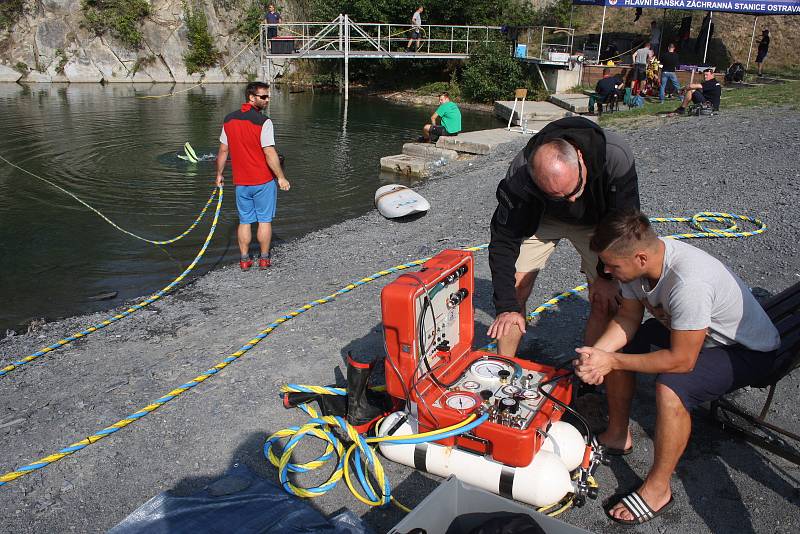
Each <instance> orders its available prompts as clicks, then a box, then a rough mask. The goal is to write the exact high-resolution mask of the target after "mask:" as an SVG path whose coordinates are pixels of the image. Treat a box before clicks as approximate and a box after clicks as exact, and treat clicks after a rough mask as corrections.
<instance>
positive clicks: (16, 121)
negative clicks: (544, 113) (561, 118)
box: [0, 84, 500, 337]
mask: <svg viewBox="0 0 800 534" xmlns="http://www.w3.org/2000/svg"><path fill="white" fill-rule="evenodd" d="M242 90H243V86H238V85H237V86H221V85H216V86H214V85H212V86H207V87H202V88H195V89H193V90H191V91H190V92H187V93H182V94H178V95H176V96H174V97H168V98H161V99H141V98H136V97H137V95H147V94H158V93H164V92H166V91H167V89H166V86H164V87H159V86H141V87H136V86H116V85H109V86H101V85H94V84H92V85H89V84H86V85H81V84H72V85H68V86H59V85H37V86H28V87H23V86H20V85H17V84H0V155H2V156H3V157H5V158H6V159H8V160H10V161H12V162H14V163H16V164H18V165H20V166H21V167H23V168H25V169H27V170H29V171H31V172H33V173H35V174H38V175H40V176H42V177H44V178H47V179H48V180H50V181H52V182H54V183H56V184H58V185H59V186H61V187H63V188H64V189H67V190H68V191H70V192H72V193H73V194H75V195H77V196H78V197H80V198H82V199H83V200H84V201H85V202H87V203H88V204H90V205H92V206H94V207H95V208H96V209H98V210H99V211H101V212H103V213H105V214H106V215H107V216H108V217H109V218H111V219H112V220H114V221H115V222H116V223H117V224H119V225H120V226H122V227H123V228H126V229H128V230H130V231H132V232H134V233H137V234H139V235H142V236H145V237H148V238H150V239H167V238H171V237H173V236H175V235H177V234H178V233H180V232H181V231H182V230H183V229H185V228H186V227H187V226H188V225H189V224H190V223H191V221H192V220H193V219H194V217H196V215H197V214H198V213H199V211H200V209H201V208H202V206H203V205H204V203H205V201H206V200H207V199H208V196H209V195H210V194H211V191H212V189H213V180H214V175H215V171H214V163H213V162H205V163H198V164H187V163H185V162H183V161H181V160H179V159H178V158H177V157H176V154H177V153H182V151H183V149H182V146H183V144H184V143H185V142H186V141H189V142H191V144H192V145H193V146H194V148H195V150H196V152H197V154H198V155H202V154H213V153H215V152H216V149H217V146H218V138H219V132H220V127H221V121H222V118H223V117H224V116H225V115H226V114H227V113H228V112H230V111H232V110H234V109H236V108H237V107H238V106H239V105H240V103H241V102H242V100H243V99H242V96H241V94H242ZM272 95H273V98H272V101H271V104H270V108H269V115H270V116H271V117H272V119H273V121H274V123H275V130H276V145H277V148H278V150H279V152H281V153H282V154H283V155H284V156H285V157H286V163H285V173H286V176H287V178H288V179H289V180H290V181H291V183H292V189H291V191H290V192H288V193H280V194H279V197H278V213H277V216H276V221H275V223H274V225H273V228H274V232H275V239H274V240H273V243H275V244H279V243H280V242H281V241H286V240H290V239H292V238H295V237H298V236H300V235H303V234H306V233H308V232H310V231H312V230H315V229H318V228H322V227H325V226H328V225H330V224H333V223H336V222H340V221H342V220H345V219H348V218H351V217H355V216H358V215H361V214H363V213H365V212H366V211H367V210H369V209H371V208H372V199H373V196H374V192H375V189H377V188H378V187H379V186H380V185H383V184H385V183H392V182H401V183H402V182H403V179H402V178H400V177H397V176H393V175H385V174H384V175H381V174H380V173H379V172H378V167H379V159H380V158H381V157H382V156H385V155H389V154H398V153H400V151H401V148H402V144H403V143H404V142H408V141H410V140H413V139H414V138H416V136H417V135H418V133H419V126H420V125H422V124H424V123H425V122H427V121H428V120H429V117H430V115H431V113H432V110H431V109H426V108H422V107H411V106H403V105H398V104H392V103H387V102H385V101H383V100H379V99H374V98H368V97H356V96H354V97H351V100H350V102H349V105H347V107H345V105H344V102H343V100H342V99H341V98H340V96H339V95H338V94H324V93H322V94H321V93H316V94H312V93H311V92H304V93H289V92H288V90H286V89H282V88H274V89H273V92H272ZM463 122H464V130H466V131H469V130H477V129H484V128H493V127H498V126H500V124H499V123H498V121H497V120H496V119H494V118H493V117H492V116H491V115H489V114H483V113H477V112H472V111H468V112H465V113H464V121H463ZM229 170H230V164H229V166H228V172H227V173H226V178H227V180H226V183H227V184H228V185H229V186H228V187H226V189H225V200H224V204H223V209H222V213H221V216H220V224H219V226H218V227H217V232H216V234H215V235H214V238H213V239H212V241H211V244H210V246H209V249H208V251H207V253H206V255H205V257H204V259H203V260H202V262H201V264H200V265H199V266H198V268H197V269H196V271H195V272H196V273H203V272H207V271H208V270H209V269H212V268H213V267H215V266H217V265H220V264H225V263H228V262H233V261H235V260H236V258H237V256H238V250H237V247H236V236H235V228H236V224H237V216H236V207H235V201H234V195H233V189H232V187H230V173H229ZM212 208H213V206H212ZM212 211H213V209H211V208H210V210H209V213H208V214H207V215H206V217H207V218H206V219H204V221H203V222H202V223H201V224H200V225H199V226H198V227H197V228H195V230H194V231H193V232H192V233H191V234H190V235H189V236H187V237H186V238H184V239H183V240H181V241H179V242H178V243H176V244H173V245H168V246H164V247H159V246H154V245H150V244H147V243H144V242H141V241H139V240H136V239H133V238H131V237H129V236H126V235H125V234H123V233H121V232H119V231H118V230H115V229H114V228H112V227H111V226H110V225H108V224H107V223H105V222H103V221H102V220H101V219H100V218H99V217H98V216H97V215H96V214H94V213H92V212H90V211H89V210H88V209H86V208H85V207H84V206H82V205H80V204H79V203H77V202H76V201H75V200H74V199H72V198H70V197H68V196H66V195H65V194H64V193H62V192H60V191H58V190H57V189H54V188H53V187H51V186H49V185H47V184H46V183H44V182H42V181H40V180H37V179H35V178H32V177H31V176H29V175H27V174H25V173H23V172H21V171H18V170H16V169H13V168H11V167H9V166H8V165H6V164H5V163H2V162H0V337H2V336H3V335H4V334H5V332H6V329H9V328H19V327H20V325H23V324H25V323H27V322H29V321H30V320H32V319H39V318H46V319H48V320H52V319H55V318H59V317H64V316H69V315H74V314H78V313H85V312H89V311H94V310H99V309H104V308H109V307H113V306H117V305H120V304H121V303H123V302H124V301H126V300H129V299H132V298H134V297H138V296H142V295H147V294H150V293H151V292H154V291H155V290H157V289H160V288H161V287H163V286H165V285H166V284H167V283H168V282H169V281H170V280H172V279H173V278H174V277H175V276H176V275H177V274H179V273H180V272H181V271H182V270H183V269H184V268H185V267H186V266H187V265H188V263H189V262H190V261H191V260H192V258H193V257H194V255H195V254H196V252H197V250H198V249H199V247H200V245H201V244H202V242H203V239H204V238H205V236H206V234H207V232H208V227H209V224H210V215H211V214H212ZM105 292H117V293H118V294H117V296H116V297H115V298H114V299H112V300H106V301H93V300H91V297H92V296H96V295H99V294H102V293H105ZM65 334H66V332H65Z"/></svg>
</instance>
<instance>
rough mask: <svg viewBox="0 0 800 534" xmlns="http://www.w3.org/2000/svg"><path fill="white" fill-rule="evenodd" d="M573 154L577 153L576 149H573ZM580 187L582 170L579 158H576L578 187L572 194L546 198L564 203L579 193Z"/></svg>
mask: <svg viewBox="0 0 800 534" xmlns="http://www.w3.org/2000/svg"><path fill="white" fill-rule="evenodd" d="M575 152H576V153H577V152H578V149H575ZM582 187H583V168H582V167H581V159H580V156H578V185H577V186H575V189H573V190H572V192H570V193H567V194H566V195H564V196H560V197H551V196H548V197H547V199H548V200H550V201H551V202H566V201H567V200H569V199H571V198H572V197H574V196H575V195H577V194H578V193H580V192H581V188H582Z"/></svg>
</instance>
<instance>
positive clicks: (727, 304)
mask: <svg viewBox="0 0 800 534" xmlns="http://www.w3.org/2000/svg"><path fill="white" fill-rule="evenodd" d="M661 240H662V241H663V242H664V246H665V251H664V269H663V271H662V273H661V278H660V279H659V280H658V283H657V284H656V286H655V287H653V288H650V287H649V283H648V281H647V279H645V278H639V279H638V280H634V281H633V282H628V283H624V284H620V286H621V288H622V296H623V298H626V299H637V300H638V301H640V302H641V303H642V304H643V305H644V306H645V307H646V308H647V310H648V311H649V312H650V313H651V314H653V317H655V318H656V319H658V320H659V321H661V323H662V324H663V325H664V326H666V327H667V328H669V329H671V330H702V329H704V328H708V335H707V336H706V341H705V346H715V345H732V344H734V343H739V344H741V345H744V346H745V347H747V348H748V349H750V350H756V351H762V352H768V351H771V350H775V349H777V348H778V346H779V345H780V336H779V335H778V331H777V329H776V328H775V326H774V325H773V324H772V321H770V320H769V317H768V316H767V314H766V312H765V311H764V309H763V308H762V307H761V305H759V303H758V302H757V301H756V299H755V297H753V294H752V293H751V292H750V289H749V288H748V287H747V286H746V285H745V283H744V282H742V280H741V279H740V278H739V277H738V276H736V274H734V273H733V272H731V271H730V270H729V269H728V268H727V267H726V266H725V265H724V264H723V263H722V262H721V261H719V260H718V259H717V258H715V257H714V256H712V255H710V254H708V253H707V252H705V251H703V250H700V249H699V248H697V247H693V246H692V245H689V244H687V243H682V242H680V241H675V240H673V239H661Z"/></svg>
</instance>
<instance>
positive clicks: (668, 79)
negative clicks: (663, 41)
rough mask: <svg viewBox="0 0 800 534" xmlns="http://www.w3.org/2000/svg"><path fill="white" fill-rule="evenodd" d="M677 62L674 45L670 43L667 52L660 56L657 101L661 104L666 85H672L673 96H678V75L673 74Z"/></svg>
mask: <svg viewBox="0 0 800 534" xmlns="http://www.w3.org/2000/svg"><path fill="white" fill-rule="evenodd" d="M679 61H680V60H679V59H678V54H676V53H675V43H670V44H669V46H668V47H667V51H666V52H664V53H663V54H661V87H659V89H658V100H659V101H660V102H661V103H662V104H663V103H664V96H665V93H666V91H667V84H670V85H672V87H673V88H674V89H675V94H678V92H679V91H680V90H681V84H680V83H678V75H677V74H675V69H676V68H678V62H679Z"/></svg>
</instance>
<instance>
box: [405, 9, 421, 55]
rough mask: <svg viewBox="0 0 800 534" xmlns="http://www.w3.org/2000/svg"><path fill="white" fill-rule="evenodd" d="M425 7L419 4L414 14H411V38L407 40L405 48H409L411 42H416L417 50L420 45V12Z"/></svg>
mask: <svg viewBox="0 0 800 534" xmlns="http://www.w3.org/2000/svg"><path fill="white" fill-rule="evenodd" d="M423 11H425V8H424V7H422V6H419V7H418V8H417V10H416V11H414V14H413V15H411V38H410V39H409V40H408V44H407V45H406V50H411V43H413V42H414V41H416V42H417V50H419V49H420V48H421V47H422V12H423Z"/></svg>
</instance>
